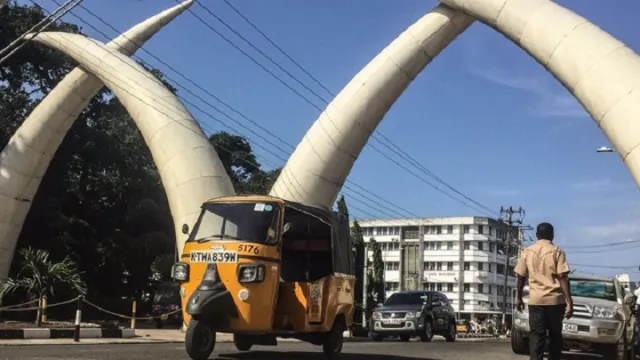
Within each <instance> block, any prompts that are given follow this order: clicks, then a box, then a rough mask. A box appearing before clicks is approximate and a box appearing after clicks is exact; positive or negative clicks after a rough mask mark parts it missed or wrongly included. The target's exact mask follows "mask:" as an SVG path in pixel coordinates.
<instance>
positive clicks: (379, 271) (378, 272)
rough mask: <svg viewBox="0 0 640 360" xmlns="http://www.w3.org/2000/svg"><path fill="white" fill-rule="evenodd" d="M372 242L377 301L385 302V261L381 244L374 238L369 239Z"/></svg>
mask: <svg viewBox="0 0 640 360" xmlns="http://www.w3.org/2000/svg"><path fill="white" fill-rule="evenodd" d="M369 241H370V243H371V250H372V252H373V264H372V268H373V279H374V281H375V287H374V289H375V290H374V291H375V294H376V301H377V302H378V303H383V302H384V300H385V287H384V261H383V260H382V249H381V248H380V244H378V242H377V241H376V240H375V239H374V238H371V240H369Z"/></svg>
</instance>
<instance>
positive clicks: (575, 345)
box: [511, 276, 635, 360]
mask: <svg viewBox="0 0 640 360" xmlns="http://www.w3.org/2000/svg"><path fill="white" fill-rule="evenodd" d="M569 280H570V287H571V295H572V297H573V316H572V317H571V318H570V319H565V320H564V322H563V328H562V337H563V340H564V341H563V345H564V350H578V351H582V352H594V353H599V354H601V355H602V356H603V358H604V359H606V360H609V359H611V360H632V359H634V357H635V351H634V350H635V349H634V346H633V344H634V335H635V334H634V330H635V317H634V316H633V314H632V310H631V309H632V308H633V306H634V302H635V299H634V297H633V295H630V294H625V291H624V289H623V288H622V286H621V284H620V283H619V282H618V280H616V279H607V278H596V277H587V276H571V277H570V279H569ZM528 294H529V290H528V287H525V290H524V293H523V301H524V303H525V309H524V310H523V311H522V312H519V311H517V310H515V309H514V311H513V325H512V329H511V348H512V350H513V352H514V353H516V354H520V355H528V354H529V312H528V305H527V303H528Z"/></svg>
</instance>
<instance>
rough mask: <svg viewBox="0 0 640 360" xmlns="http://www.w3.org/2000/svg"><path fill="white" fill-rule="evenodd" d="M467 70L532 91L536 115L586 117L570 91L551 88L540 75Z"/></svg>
mask: <svg viewBox="0 0 640 360" xmlns="http://www.w3.org/2000/svg"><path fill="white" fill-rule="evenodd" d="M467 70H468V71H469V72H470V73H471V74H473V75H475V76H477V77H480V78H482V79H484V80H486V81H489V82H492V83H494V84H497V85H500V86H504V87H508V88H511V89H514V90H520V91H524V92H528V93H531V94H533V95H535V96H536V97H537V102H536V105H535V106H534V107H533V108H532V109H531V112H532V114H531V115H534V116H540V117H565V118H567V117H570V118H573V117H584V116H586V115H587V113H586V111H585V110H584V108H583V107H582V106H581V105H580V103H578V101H577V100H576V99H575V98H574V97H573V96H572V95H571V94H569V93H567V92H566V91H565V92H558V91H554V90H552V89H551V86H549V85H548V83H546V82H543V81H541V80H540V79H541V78H540V77H531V76H519V75H515V74H510V73H507V72H505V71H500V70H492V69H480V68H477V67H467Z"/></svg>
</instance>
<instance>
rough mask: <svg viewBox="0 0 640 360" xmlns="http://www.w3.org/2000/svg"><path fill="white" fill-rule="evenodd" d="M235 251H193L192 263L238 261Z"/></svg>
mask: <svg viewBox="0 0 640 360" xmlns="http://www.w3.org/2000/svg"><path fill="white" fill-rule="evenodd" d="M237 262H238V253H237V252H235V251H192V252H191V263H237Z"/></svg>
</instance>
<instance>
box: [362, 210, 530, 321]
mask: <svg viewBox="0 0 640 360" xmlns="http://www.w3.org/2000/svg"><path fill="white" fill-rule="evenodd" d="M358 222H359V223H360V226H361V227H362V231H363V234H364V239H365V242H366V243H367V244H370V239H372V238H373V239H375V241H376V242H377V243H378V244H379V246H380V248H381V250H382V259H383V261H384V263H385V271H384V278H385V279H384V280H385V288H386V290H387V291H386V294H387V296H388V295H390V294H392V293H393V292H396V291H403V290H418V289H426V290H436V291H441V292H443V293H444V294H445V295H446V296H447V297H448V298H449V300H450V301H451V304H452V306H453V307H454V308H455V310H456V311H457V312H458V315H459V317H460V318H467V319H477V320H482V319H484V318H486V317H488V316H490V315H494V314H495V315H498V314H501V313H502V308H503V305H504V300H503V294H504V292H505V291H506V294H507V297H506V298H507V302H506V308H507V313H510V312H511V309H512V305H513V304H512V303H513V296H512V289H513V288H514V287H515V277H514V276H513V266H514V265H515V262H516V261H517V259H516V256H517V254H518V253H519V246H518V244H520V239H521V238H522V237H521V233H520V231H519V229H518V227H515V226H514V227H513V233H512V234H513V235H512V237H511V239H513V240H514V241H513V242H509V244H510V246H509V247H508V248H509V250H510V251H509V252H510V254H511V255H512V256H511V257H510V259H509V266H508V269H507V271H506V273H507V274H508V275H507V288H506V289H505V286H504V281H505V250H506V247H505V244H506V242H505V239H506V238H507V235H506V234H507V233H506V230H507V228H508V226H507V225H506V224H505V223H504V222H502V221H500V220H495V219H492V218H487V217H478V216H473V217H438V218H420V219H393V220H360V221H358ZM368 246H369V251H368V254H369V258H370V259H371V258H372V256H373V252H372V250H371V246H370V245H368Z"/></svg>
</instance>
